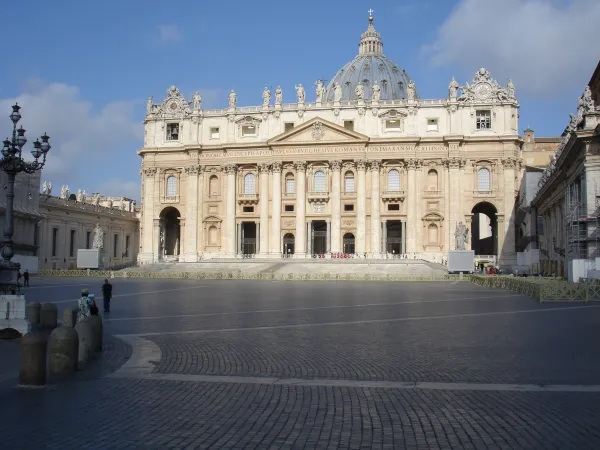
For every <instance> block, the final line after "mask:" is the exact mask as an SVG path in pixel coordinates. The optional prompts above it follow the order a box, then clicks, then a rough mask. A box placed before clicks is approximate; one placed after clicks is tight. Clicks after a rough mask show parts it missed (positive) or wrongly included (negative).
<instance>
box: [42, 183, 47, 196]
mask: <svg viewBox="0 0 600 450" xmlns="http://www.w3.org/2000/svg"><path fill="white" fill-rule="evenodd" d="M42 194H46V195H48V183H46V182H45V181H44V185H43V186H42Z"/></svg>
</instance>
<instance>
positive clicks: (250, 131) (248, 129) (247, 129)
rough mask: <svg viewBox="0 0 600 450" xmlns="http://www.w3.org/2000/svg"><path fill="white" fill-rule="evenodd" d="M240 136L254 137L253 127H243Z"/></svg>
mask: <svg viewBox="0 0 600 450" xmlns="http://www.w3.org/2000/svg"><path fill="white" fill-rule="evenodd" d="M242 136H256V127H255V126H254V125H243V126H242Z"/></svg>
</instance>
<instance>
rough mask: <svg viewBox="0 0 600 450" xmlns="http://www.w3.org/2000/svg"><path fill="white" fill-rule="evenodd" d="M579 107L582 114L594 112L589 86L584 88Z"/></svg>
mask: <svg viewBox="0 0 600 450" xmlns="http://www.w3.org/2000/svg"><path fill="white" fill-rule="evenodd" d="M581 107H582V109H583V114H587V113H591V112H594V109H595V108H594V99H593V98H592V91H591V90H590V87H589V86H586V87H585V90H584V91H583V94H582V95H581Z"/></svg>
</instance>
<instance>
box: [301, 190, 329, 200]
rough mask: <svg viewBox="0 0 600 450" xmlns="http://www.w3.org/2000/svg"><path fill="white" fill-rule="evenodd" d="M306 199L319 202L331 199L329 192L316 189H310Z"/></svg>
mask: <svg viewBox="0 0 600 450" xmlns="http://www.w3.org/2000/svg"><path fill="white" fill-rule="evenodd" d="M306 199H307V200H308V201H309V202H319V203H325V202H327V201H328V200H329V192H315V191H310V192H309V193H308V195H307V196H306Z"/></svg>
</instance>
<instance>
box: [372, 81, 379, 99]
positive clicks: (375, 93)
mask: <svg viewBox="0 0 600 450" xmlns="http://www.w3.org/2000/svg"><path fill="white" fill-rule="evenodd" d="M371 90H372V91H373V95H372V96H371V100H373V101H374V102H378V101H379V99H380V98H381V88H380V87H379V85H378V84H377V81H376V82H375V84H374V85H373V87H372V88H371Z"/></svg>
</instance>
